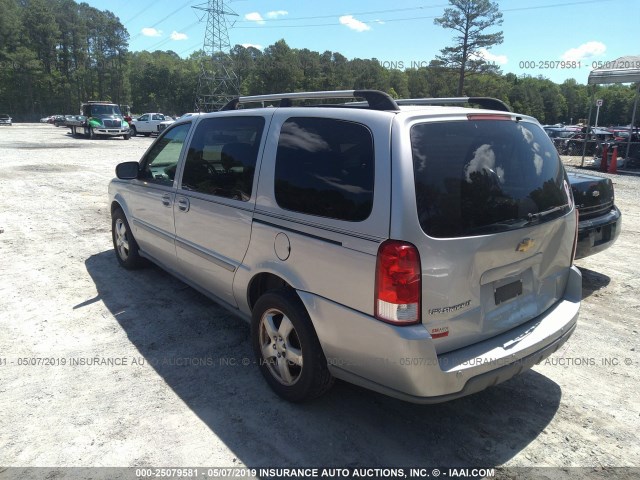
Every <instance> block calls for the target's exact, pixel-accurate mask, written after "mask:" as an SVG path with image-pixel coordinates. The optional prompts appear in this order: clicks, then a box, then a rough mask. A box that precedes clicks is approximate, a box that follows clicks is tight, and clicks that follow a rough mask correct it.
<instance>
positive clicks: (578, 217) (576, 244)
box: [571, 208, 580, 265]
mask: <svg viewBox="0 0 640 480" xmlns="http://www.w3.org/2000/svg"><path fill="white" fill-rule="evenodd" d="M575 211H576V232H575V235H574V236H573V250H572V251H571V265H573V262H574V261H575V259H576V250H577V249H578V223H579V222H580V213H579V212H578V209H577V208H576V209H575Z"/></svg>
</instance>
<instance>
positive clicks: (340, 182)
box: [275, 118, 374, 222]
mask: <svg viewBox="0 0 640 480" xmlns="http://www.w3.org/2000/svg"><path fill="white" fill-rule="evenodd" d="M373 180H374V157H373V138H372V136H371V132H370V131H369V129H368V128H366V127H365V126H363V125H360V124H357V123H353V122H347V121H343V120H334V119H329V118H290V119H289V120H287V121H286V122H285V123H284V125H283V126H282V130H281V132H280V139H279V141H278V152H277V156H276V168H275V197H276V201H277V202H278V205H280V206H281V207H282V208H284V209H287V210H293V211H296V212H301V213H307V214H310V215H318V216H321V217H329V218H336V219H339V220H347V221H352V222H357V221H362V220H365V219H366V218H367V217H368V216H369V214H370V213H371V208H372V206H373Z"/></svg>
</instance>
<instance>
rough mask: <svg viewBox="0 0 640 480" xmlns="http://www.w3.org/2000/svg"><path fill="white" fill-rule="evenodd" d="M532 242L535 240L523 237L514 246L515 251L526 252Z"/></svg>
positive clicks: (531, 245)
mask: <svg viewBox="0 0 640 480" xmlns="http://www.w3.org/2000/svg"><path fill="white" fill-rule="evenodd" d="M534 243H535V242H534V241H533V240H532V239H531V238H525V239H524V240H522V241H521V242H520V243H519V244H518V246H517V247H516V252H526V251H527V250H529V249H530V248H531V247H533V244H534Z"/></svg>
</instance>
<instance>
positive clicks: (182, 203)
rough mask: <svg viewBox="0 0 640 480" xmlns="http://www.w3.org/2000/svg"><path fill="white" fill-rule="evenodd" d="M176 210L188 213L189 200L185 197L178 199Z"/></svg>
mask: <svg viewBox="0 0 640 480" xmlns="http://www.w3.org/2000/svg"><path fill="white" fill-rule="evenodd" d="M178 208H179V209H180V210H181V211H183V212H188V211H189V199H188V198H187V197H180V198H178Z"/></svg>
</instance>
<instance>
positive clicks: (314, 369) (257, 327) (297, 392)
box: [251, 289, 333, 402]
mask: <svg viewBox="0 0 640 480" xmlns="http://www.w3.org/2000/svg"><path fill="white" fill-rule="evenodd" d="M251 343H252V346H253V351H254V354H255V356H256V360H257V361H258V364H259V366H260V371H261V373H262V375H263V376H264V378H265V380H266V381H267V383H268V384H269V386H270V387H271V388H272V389H273V391H275V393H277V394H278V395H279V396H280V397H282V398H284V399H285V400H289V401H290V402H303V401H306V400H311V399H313V398H316V397H318V396H320V395H322V394H323V393H325V392H326V391H327V390H328V389H329V388H330V387H331V385H332V384H333V377H332V376H331V373H329V369H328V367H327V359H326V358H325V356H324V353H323V352H322V347H321V346H320V342H319V341H318V337H317V336H316V333H315V330H314V328H313V324H312V323H311V319H310V318H309V314H308V313H307V311H306V310H305V308H304V305H303V304H302V302H301V301H300V299H299V298H298V296H297V295H296V294H295V292H294V291H293V290H291V289H278V290H274V291H271V292H268V293H265V294H264V295H263V296H262V297H260V298H259V299H258V301H257V302H256V304H255V306H254V308H253V314H252V319H251Z"/></svg>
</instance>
